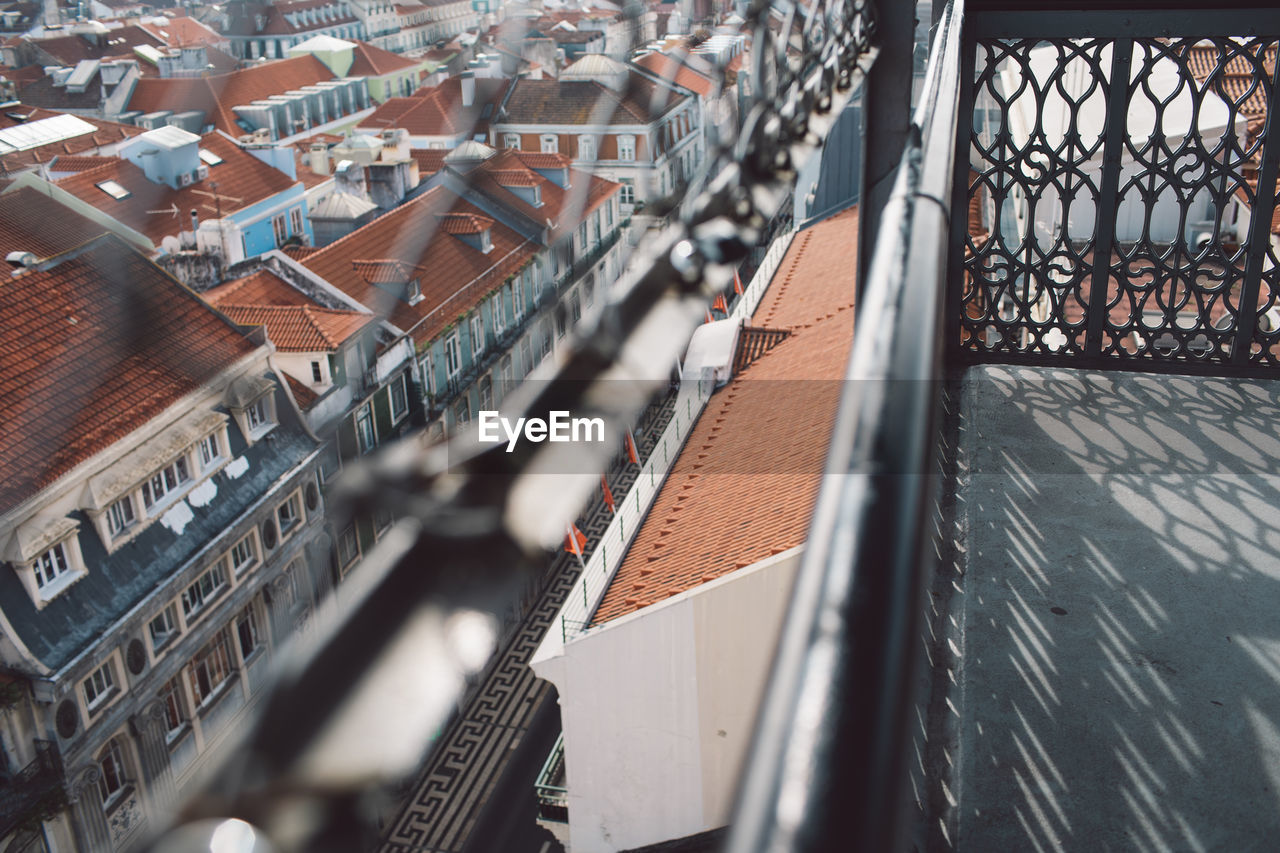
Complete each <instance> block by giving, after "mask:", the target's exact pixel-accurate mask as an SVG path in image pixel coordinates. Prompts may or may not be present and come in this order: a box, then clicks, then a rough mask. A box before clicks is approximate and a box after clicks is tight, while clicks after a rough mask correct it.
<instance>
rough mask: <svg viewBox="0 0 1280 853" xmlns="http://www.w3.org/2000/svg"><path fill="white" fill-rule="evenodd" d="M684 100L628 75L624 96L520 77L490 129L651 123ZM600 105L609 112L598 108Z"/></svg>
mask: <svg viewBox="0 0 1280 853" xmlns="http://www.w3.org/2000/svg"><path fill="white" fill-rule="evenodd" d="M688 97H689V96H688V95H681V94H676V93H674V92H672V91H671V90H670V89H667V88H664V87H661V86H660V84H658V83H654V82H653V81H651V80H649V79H647V78H645V77H643V76H641V75H640V74H636V73H632V75H631V81H630V83H629V85H628V87H627V91H626V94H620V93H618V92H615V91H614V90H612V89H610V88H609V87H608V86H605V85H603V84H601V83H598V82H596V81H595V80H566V81H561V80H554V79H544V80H530V79H524V78H520V79H517V80H516V83H515V87H514V89H513V91H512V92H511V96H510V97H509V98H508V99H507V102H506V103H505V104H504V105H503V108H502V116H501V117H500V118H499V119H496V120H495V121H494V124H495V125H501V124H506V123H511V124H520V125H525V124H532V125H543V124H597V123H598V124H610V125H637V124H649V123H651V122H653V121H655V120H656V119H658V118H660V117H661V116H663V115H666V114H667V113H669V112H671V111H672V110H674V109H676V108H677V107H679V106H680V105H681V104H683V103H685V102H686V101H687V99H688ZM600 104H605V105H607V108H603V109H602V108H601V107H600V106H599V105H600ZM602 113H603V114H602Z"/></svg>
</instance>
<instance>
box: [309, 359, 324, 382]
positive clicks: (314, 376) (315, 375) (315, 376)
mask: <svg viewBox="0 0 1280 853" xmlns="http://www.w3.org/2000/svg"><path fill="white" fill-rule="evenodd" d="M311 381H312V382H317V383H318V382H323V381H324V371H323V370H321V369H320V362H318V361H313V362H311Z"/></svg>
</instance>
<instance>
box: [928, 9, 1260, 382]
mask: <svg viewBox="0 0 1280 853" xmlns="http://www.w3.org/2000/svg"><path fill="white" fill-rule="evenodd" d="M1243 29H1244V27H1242V30H1243ZM966 48H967V52H966V61H968V62H971V63H972V65H971V72H970V71H969V70H966V72H965V73H964V76H962V80H972V89H971V90H969V91H968V92H967V93H964V94H962V126H961V128H959V135H958V137H957V139H958V140H959V146H958V150H957V153H958V155H959V157H958V159H959V160H960V161H961V164H962V167H963V164H964V163H965V162H966V161H967V164H968V176H967V177H968V179H967V180H958V181H957V190H956V191H957V193H960V192H967V196H966V197H965V198H964V199H963V200H958V201H957V207H958V206H959V204H960V203H963V204H964V205H965V209H966V213H967V222H968V228H967V234H966V235H965V237H964V239H963V241H955V240H953V252H956V253H959V254H962V258H956V257H954V256H953V266H952V269H956V268H957V267H956V265H955V264H956V262H959V263H962V264H963V276H962V279H960V280H953V283H952V285H953V287H958V288H959V289H960V295H959V303H960V313H961V317H960V323H959V336H958V340H956V341H954V342H953V343H954V344H955V345H956V346H957V347H958V348H959V350H960V351H961V353H962V354H967V357H968V358H970V359H972V358H979V359H986V360H1014V361H1035V362H1046V361H1048V362H1056V363H1065V362H1068V361H1069V362H1071V363H1074V364H1079V365H1081V366H1084V365H1085V364H1087V363H1094V364H1098V365H1102V364H1108V365H1111V366H1116V365H1117V363H1118V362H1125V363H1129V364H1133V365H1134V366H1139V367H1142V368H1144V369H1165V370H1169V369H1172V370H1191V371H1214V372H1218V371H1223V370H1226V369H1229V367H1234V368H1241V367H1248V366H1252V367H1274V366H1276V365H1277V357H1278V356H1280V300H1278V296H1280V293H1278V292H1277V272H1276V266H1277V257H1278V253H1277V251H1276V248H1275V244H1274V241H1273V238H1272V234H1273V232H1274V231H1275V230H1276V228H1275V227H1274V226H1273V219H1272V213H1273V210H1274V208H1275V206H1276V161H1277V154H1278V153H1280V140H1278V139H1276V131H1275V128H1274V127H1273V126H1272V125H1271V124H1269V123H1268V121H1267V119H1268V116H1269V106H1270V104H1271V102H1272V98H1273V95H1274V92H1275V87H1276V80H1275V74H1276V52H1277V41H1276V38H1275V37H1248V38H1231V37H1218V38H1212V39H1201V38H1198V37H1190V38H1168V37H1161V38H1140V37H1135V38H1080V39H1067V38H1055V39H1038V38H1019V39H1004V38H983V37H981V36H978V37H971V38H969V39H967V40H966ZM970 107H971V110H972V112H971V113H970V112H969V108H970ZM969 114H971V115H972V123H971V125H970V126H968V127H965V126H963V124H964V116H965V115H969ZM957 177H958V178H959V177H960V175H959V174H958V175H957ZM958 242H962V245H957V243H958ZM954 304H955V303H954V302H953V305H954Z"/></svg>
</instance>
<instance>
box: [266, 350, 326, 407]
mask: <svg viewBox="0 0 1280 853" xmlns="http://www.w3.org/2000/svg"><path fill="white" fill-rule="evenodd" d="M268 334H270V333H268ZM281 375H282V376H284V381H285V382H288V383H289V390H290V391H292V392H293V400H294V402H295V403H297V404H298V408H300V409H302V410H303V411H304V412H305V411H306V410H307V409H310V408H311V407H312V406H313V405H314V404H315V402H316V400H319V399H320V395H319V394H317V393H316V392H315V391H312V390H311V389H310V388H308V387H307V386H306V385H303V384H302V383H301V382H299V381H298V380H296V379H294V378H293V377H292V376H290V375H289V374H287V373H283V374H281Z"/></svg>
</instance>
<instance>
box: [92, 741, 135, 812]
mask: <svg viewBox="0 0 1280 853" xmlns="http://www.w3.org/2000/svg"><path fill="white" fill-rule="evenodd" d="M128 784H129V779H128V777H127V776H126V773H125V764H124V754H123V753H122V752H121V751H120V742H119V741H118V740H112V741H111V742H110V743H109V744H107V746H106V748H105V749H103V750H102V752H101V753H99V755H98V793H100V794H101V795H102V808H103V809H104V810H110V809H111V807H112V806H114V805H115V804H116V800H117V799H119V798H120V795H121V794H122V793H123V792H124V789H125V787H126V786H127V785H128Z"/></svg>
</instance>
